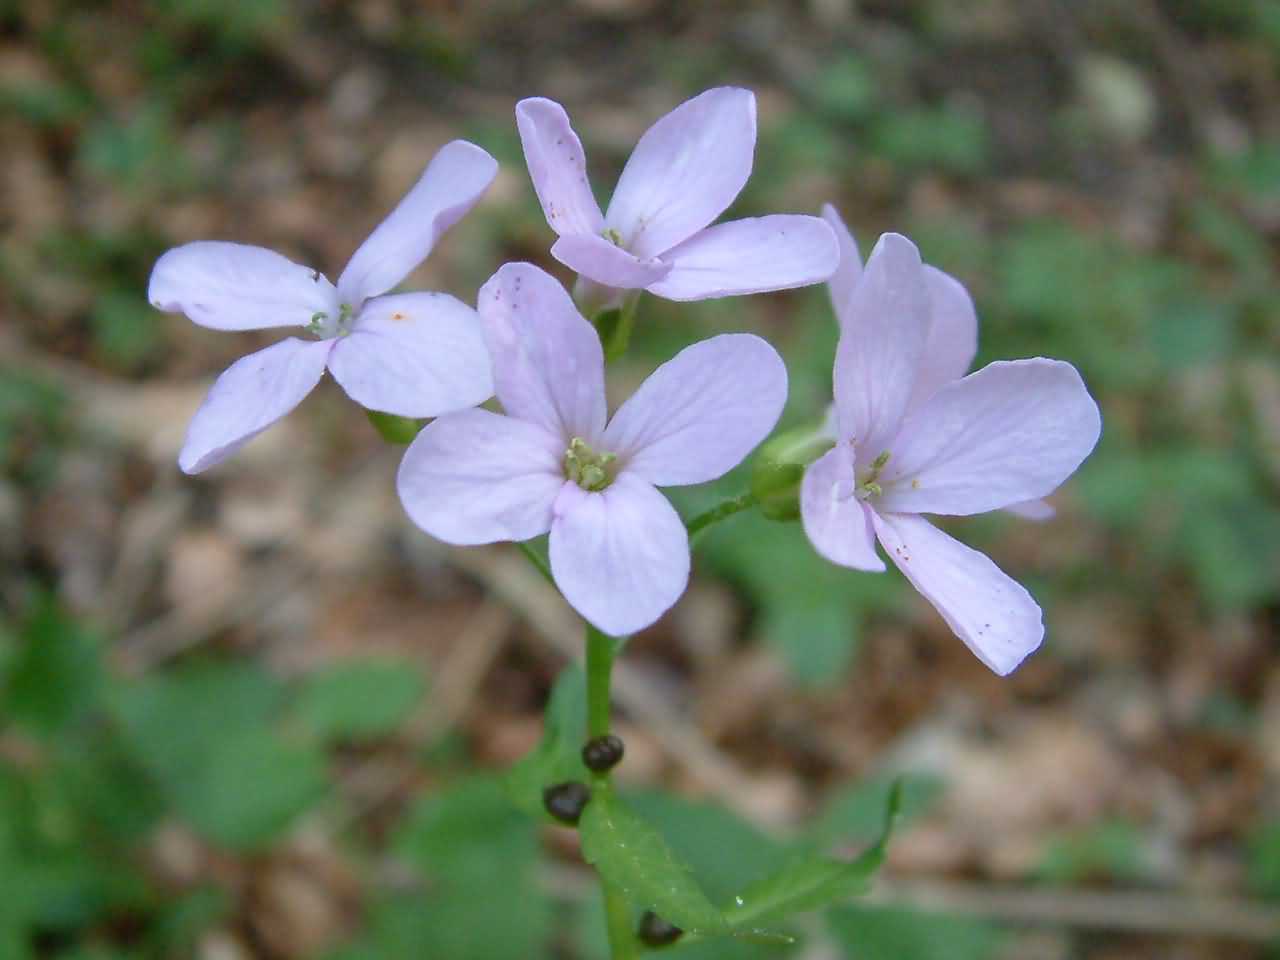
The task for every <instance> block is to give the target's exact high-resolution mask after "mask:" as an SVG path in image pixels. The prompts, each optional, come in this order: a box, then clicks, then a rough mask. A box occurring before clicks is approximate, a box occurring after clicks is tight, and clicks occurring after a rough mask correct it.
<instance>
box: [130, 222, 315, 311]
mask: <svg viewBox="0 0 1280 960" xmlns="http://www.w3.org/2000/svg"><path fill="white" fill-rule="evenodd" d="M147 299H148V300H150V301H151V305H152V306H153V307H155V308H156V309H157V310H164V311H166V312H169V313H184V314H186V316H187V317H188V318H189V319H190V320H191V321H192V322H194V323H198V324H200V326H202V327H210V328H212V329H215V330H259V329H266V328H268V327H290V326H296V327H305V326H307V325H308V324H309V323H310V322H311V321H312V318H313V317H315V316H316V314H330V315H334V316H336V314H337V310H338V301H337V292H336V291H335V290H334V288H333V284H331V283H330V282H329V281H328V280H326V279H325V278H324V276H323V275H321V274H320V273H319V272H318V271H316V270H312V269H311V268H310V267H304V266H302V265H301V264H297V263H294V262H293V261H292V260H290V259H289V258H288V257H284V256H281V255H280V254H278V253H276V252H275V251H274V250H267V249H265V248H263V247H253V246H248V245H246V244H243V243H226V242H223V241H210V240H203V241H197V242H195V243H187V244H183V245H182V246H180V247H174V248H173V249H172V250H169V251H168V252H166V253H165V254H164V255H163V256H161V257H160V259H159V260H157V261H156V265H155V267H154V268H152V271H151V279H150V282H149V283H148V285H147Z"/></svg>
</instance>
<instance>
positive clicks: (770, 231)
mask: <svg viewBox="0 0 1280 960" xmlns="http://www.w3.org/2000/svg"><path fill="white" fill-rule="evenodd" d="M663 259H664V260H666V261H667V262H668V263H670V264H671V272H670V273H669V274H667V276H666V278H665V279H663V280H660V281H658V282H657V283H654V284H652V285H651V286H650V287H649V292H650V293H652V294H655V295H657V296H659V297H666V298H667V299H668V300H707V299H710V298H711V297H729V296H734V295H736V294H744V293H763V292H765V291H767V290H789V289H791V288H793V287H803V286H807V285H808V284H811V283H821V282H822V281H823V280H826V279H827V278H828V277H830V276H831V273H832V271H833V270H835V269H836V267H837V266H838V265H839V263H840V247H839V244H837V242H836V238H835V235H834V234H832V232H831V228H830V227H828V226H827V225H826V224H825V223H823V222H822V221H821V220H819V219H818V218H817V217H806V216H800V215H794V214H776V215H774V216H771V217H752V218H750V219H747V220H731V221H729V222H728V223H720V224H717V225H716V226H714V227H708V228H707V229H706V230H703V231H701V232H700V233H696V234H694V235H693V236H692V237H690V238H689V239H688V240H686V241H685V242H684V243H682V244H680V245H679V246H677V247H675V248H673V249H672V250H670V251H668V252H667V253H666V254H664V255H663Z"/></svg>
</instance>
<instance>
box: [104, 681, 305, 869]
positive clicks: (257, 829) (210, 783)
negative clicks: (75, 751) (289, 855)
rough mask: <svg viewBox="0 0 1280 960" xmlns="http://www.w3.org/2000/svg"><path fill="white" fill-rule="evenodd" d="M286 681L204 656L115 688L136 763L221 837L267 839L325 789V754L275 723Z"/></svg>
mask: <svg viewBox="0 0 1280 960" xmlns="http://www.w3.org/2000/svg"><path fill="white" fill-rule="evenodd" d="M281 692H282V691H281V685H280V684H279V683H278V682H277V681H276V680H275V679H274V678H272V677H271V676H270V675H268V674H267V673H265V672H264V671H262V670H261V669H259V668H257V667H254V666H251V665H247V664H221V663H200V664H194V665H190V666H186V667H183V668H181V669H179V670H175V671H173V672H172V673H171V674H168V675H160V676H153V677H148V678H147V679H145V680H143V681H140V682H138V683H135V684H131V685H127V686H124V687H122V688H120V689H118V690H117V691H116V697H115V704H114V707H115V712H116V715H117V718H118V720H119V722H120V724H121V726H122V728H123V731H124V734H125V742H126V743H127V744H128V746H130V747H131V748H132V752H133V754H134V756H135V757H136V759H137V761H138V762H139V763H140V764H141V765H142V766H143V767H144V768H145V769H146V770H147V771H148V772H150V773H151V775H152V776H153V777H155V779H156V780H157V781H158V783H159V785H160V786H161V788H162V790H163V791H164V794H165V796H166V797H167V798H168V800H169V802H170V803H171V804H173V806H174V807H175V808H176V810H177V812H178V813H179V814H180V815H182V816H183V817H185V818H186V819H187V820H189V821H190V822H191V824H192V825H193V826H194V827H195V828H196V829H198V830H199V831H201V832H202V833H204V834H205V835H207V836H209V837H210V838H212V839H213V840H215V841H218V842H220V843H224V844H227V845H228V846H232V847H256V846H259V845H261V844H264V843H266V842H268V841H270V840H271V839H273V838H274V837H275V836H276V835H278V834H279V833H280V832H281V831H283V830H284V829H285V828H286V827H287V826H288V825H289V823H290V822H292V820H293V819H294V818H295V817H296V816H297V815H298V814H300V813H302V812H303V810H305V809H306V808H307V807H308V806H309V805H310V804H311V803H312V802H313V801H315V800H316V799H317V798H318V797H319V796H320V795H321V794H322V792H323V789H324V785H325V765H324V757H323V755H322V754H321V753H320V751H319V750H318V749H317V748H315V747H313V746H308V745H305V744H292V743H289V742H287V741H286V740H284V739H283V738H282V737H281V736H280V735H279V734H278V733H276V732H275V731H274V730H273V722H274V720H275V715H276V712H277V706H278V704H279V701H280V696H281Z"/></svg>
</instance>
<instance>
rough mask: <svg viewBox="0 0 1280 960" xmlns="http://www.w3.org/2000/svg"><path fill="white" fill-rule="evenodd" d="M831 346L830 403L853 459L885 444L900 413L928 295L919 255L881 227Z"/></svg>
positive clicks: (917, 359)
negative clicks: (850, 442) (832, 388)
mask: <svg viewBox="0 0 1280 960" xmlns="http://www.w3.org/2000/svg"><path fill="white" fill-rule="evenodd" d="M842 319H843V323H842V325H841V332H840V341H839V343H838V345H837V346H836V362H835V372H834V381H835V401H836V420H837V423H838V426H839V433H840V437H841V439H843V440H853V441H856V443H857V445H858V452H859V460H862V459H867V460H870V459H872V458H874V457H877V456H879V455H880V454H881V453H882V452H883V451H885V450H886V449H887V448H888V443H889V441H890V440H892V439H893V438H894V436H895V435H896V434H897V433H898V429H899V427H900V425H901V423H902V419H903V417H904V416H905V415H906V413H907V410H908V405H909V403H910V399H911V392H912V389H913V386H914V384H915V380H916V375H917V372H918V371H919V369H920V363H921V357H922V355H923V353H924V349H925V342H926V339H927V337H928V333H929V299H928V294H927V292H926V288H925V282H924V265H923V264H922V263H921V262H920V253H919V251H917V250H916V247H915V244H913V243H912V242H911V241H910V240H908V239H907V238H906V237H903V236H901V235H899V234H896V233H886V234H884V235H883V236H882V237H881V238H880V239H879V240H878V241H876V245H875V247H874V248H873V249H872V251H871V255H870V256H869V257H867V264H866V267H865V268H864V269H863V272H862V278H861V279H860V280H859V281H858V283H857V285H856V286H855V287H854V290H853V293H852V295H851V296H850V298H849V302H848V306H847V309H846V312H845V315H844V317H843V318H842Z"/></svg>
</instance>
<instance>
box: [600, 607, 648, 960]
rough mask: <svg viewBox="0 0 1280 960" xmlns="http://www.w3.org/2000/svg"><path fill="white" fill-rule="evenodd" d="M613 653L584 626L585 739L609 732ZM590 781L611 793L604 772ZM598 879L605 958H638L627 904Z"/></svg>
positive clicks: (614, 646)
mask: <svg viewBox="0 0 1280 960" xmlns="http://www.w3.org/2000/svg"><path fill="white" fill-rule="evenodd" d="M617 651H618V641H617V639H616V638H614V637H611V636H609V635H608V634H605V633H601V632H600V631H599V630H597V629H596V628H595V627H593V626H591V624H587V736H588V737H591V738H593V739H594V738H595V737H603V736H604V735H605V734H607V733H608V732H609V705H610V696H609V686H610V681H611V679H612V677H613V658H614V655H615V654H616V653H617ZM591 779H592V785H591V790H592V792H593V793H594V794H595V795H596V796H597V797H599V796H602V795H603V794H605V793H608V792H609V791H611V790H612V789H613V782H612V778H611V777H610V775H609V771H607V770H606V771H604V772H603V773H595V774H592V777H591ZM599 879H600V892H601V893H602V894H603V895H604V915H605V926H606V929H607V931H608V934H609V955H610V957H611V958H612V960H635V958H636V957H639V956H640V943H639V941H638V940H637V939H636V933H635V918H634V917H633V916H632V911H631V904H630V903H628V902H627V898H626V897H625V896H623V895H622V892H621V891H620V890H618V889H617V888H616V887H614V886H612V885H611V884H609V883H608V882H607V881H606V880H605V879H604V877H603V876H600V877H599Z"/></svg>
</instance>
